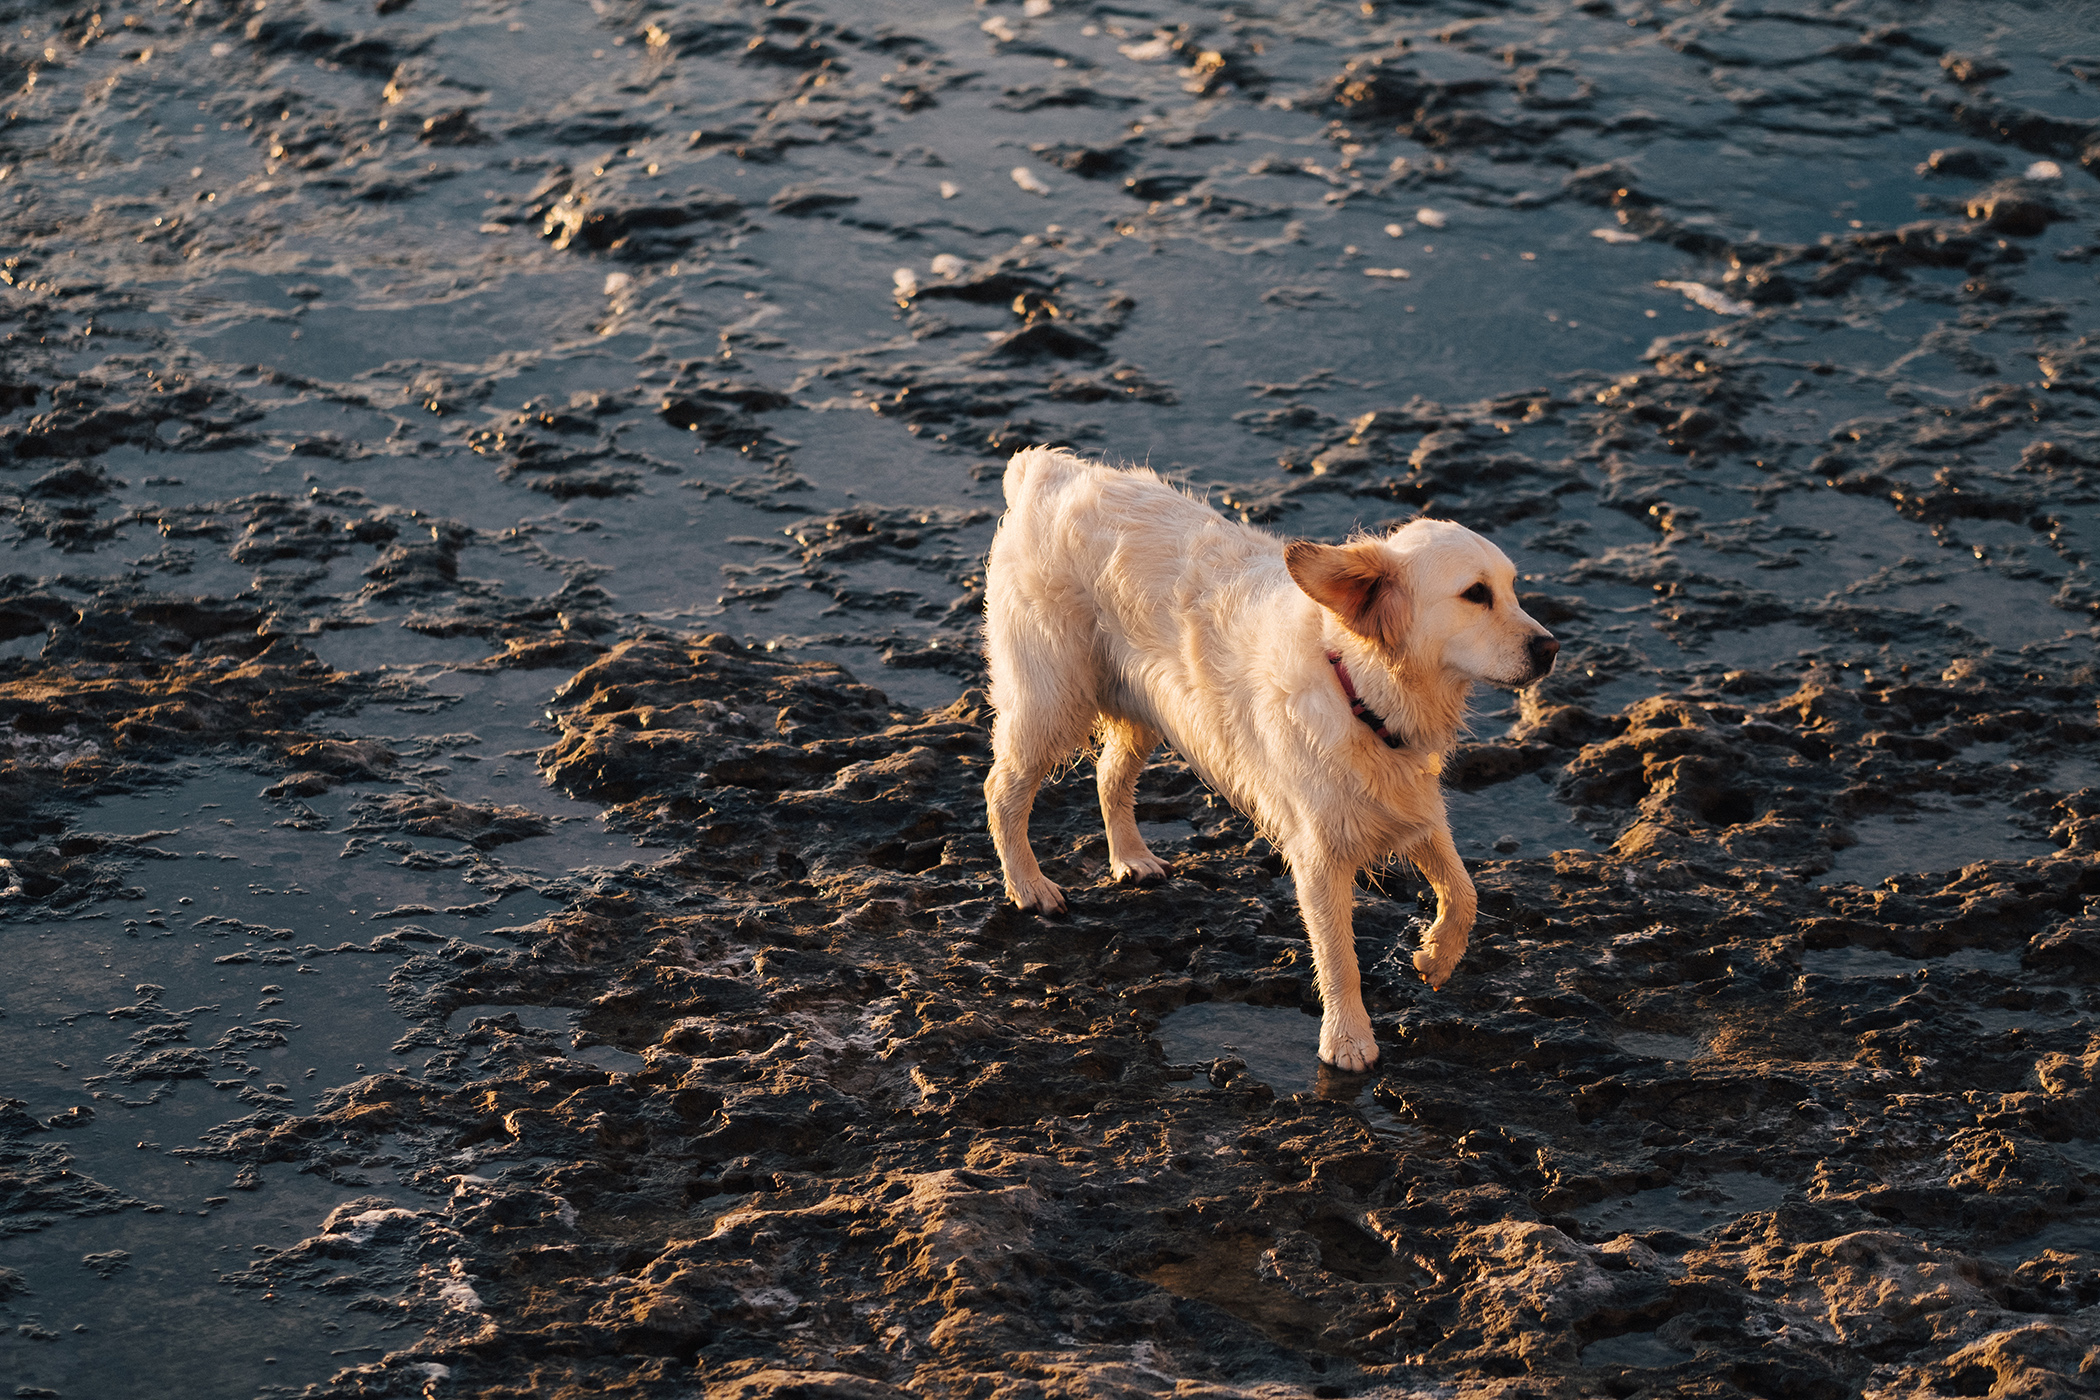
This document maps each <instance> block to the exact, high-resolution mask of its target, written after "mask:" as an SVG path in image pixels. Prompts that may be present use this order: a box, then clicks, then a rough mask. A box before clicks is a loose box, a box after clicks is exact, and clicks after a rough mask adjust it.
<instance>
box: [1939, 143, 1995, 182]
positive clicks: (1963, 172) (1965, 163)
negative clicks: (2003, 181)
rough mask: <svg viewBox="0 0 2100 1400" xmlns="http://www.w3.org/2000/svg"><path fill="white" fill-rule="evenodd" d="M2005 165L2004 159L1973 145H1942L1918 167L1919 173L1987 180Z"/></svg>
mask: <svg viewBox="0 0 2100 1400" xmlns="http://www.w3.org/2000/svg"><path fill="white" fill-rule="evenodd" d="M2004 166H2005V162H2004V160H2003V159H2002V158H2001V157H1999V156H1997V155H1995V154H1993V153H1992V152H1989V151H1982V150H1978V149H1976V148H1975V147H1974V146H1942V147H1941V148H1940V149H1939V150H1936V151H1934V152H1933V153H1932V154H1931V155H1929V156H1927V157H1926V158H1925V160H1924V163H1923V164H1921V165H1920V166H1919V167H1918V173H1919V174H1920V175H1923V174H1925V173H1926V172H1927V171H1930V172H1931V173H1933V174H1935V175H1954V176H1959V177H1961V178H1963V179H1969V180H1988V179H1989V178H1990V177H1991V176H1993V175H1995V174H1997V173H1998V172H1999V171H2000V170H2002V169H2003V168H2004Z"/></svg>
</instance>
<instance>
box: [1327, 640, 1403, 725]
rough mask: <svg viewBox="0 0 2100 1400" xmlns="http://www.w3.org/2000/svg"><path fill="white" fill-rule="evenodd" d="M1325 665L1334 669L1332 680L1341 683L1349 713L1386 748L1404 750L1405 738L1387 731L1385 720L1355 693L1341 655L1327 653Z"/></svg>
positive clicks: (1354, 686) (1336, 652) (1353, 684)
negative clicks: (1362, 723)
mask: <svg viewBox="0 0 2100 1400" xmlns="http://www.w3.org/2000/svg"><path fill="white" fill-rule="evenodd" d="M1327 664H1328V665H1330V666H1332V667H1334V678H1335V679H1336V680H1338V681H1340V682H1341V683H1342V694H1344V695H1346V696H1348V697H1349V713H1350V714H1352V715H1355V716H1356V717H1357V718H1358V719H1360V720H1362V721H1363V722H1364V723H1365V724H1367V725H1369V726H1370V727H1371V732H1372V733H1373V734H1376V735H1377V736H1378V737H1379V738H1380V739H1382V740H1384V741H1385V746H1386V747H1387V748H1389V749H1404V748H1406V747H1407V739H1406V737H1405V736H1404V735H1400V734H1395V733H1393V732H1392V731H1391V730H1390V729H1388V728H1387V727H1386V723H1385V720H1384V719H1383V718H1382V717H1381V716H1379V715H1378V714H1377V713H1376V712H1374V711H1373V710H1372V709H1371V707H1370V706H1368V705H1366V704H1365V703H1364V702H1363V697H1361V696H1359V695H1358V694H1357V693H1356V685H1355V683H1354V682H1352V681H1351V680H1350V679H1349V668H1348V666H1347V665H1345V664H1344V663H1343V661H1342V654H1341V653H1340V652H1338V651H1330V652H1328V653H1327Z"/></svg>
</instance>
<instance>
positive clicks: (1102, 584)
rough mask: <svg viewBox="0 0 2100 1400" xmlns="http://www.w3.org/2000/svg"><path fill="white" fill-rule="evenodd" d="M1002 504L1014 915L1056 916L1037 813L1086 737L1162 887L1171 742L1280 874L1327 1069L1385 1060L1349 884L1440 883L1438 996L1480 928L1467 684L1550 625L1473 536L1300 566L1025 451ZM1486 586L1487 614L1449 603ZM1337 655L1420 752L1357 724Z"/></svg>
mask: <svg viewBox="0 0 2100 1400" xmlns="http://www.w3.org/2000/svg"><path fill="white" fill-rule="evenodd" d="M1006 499H1007V512H1006V515H1005V517H1004V518H1003V519H1002V520H1001V521H1000V524H999V531H998V534H997V536H996V538H994V540H993V541H992V550H991V560H990V564H989V567H988V570H987V574H986V581H985V591H986V624H985V653H986V657H987V660H988V661H989V663H990V671H991V697H992V704H993V706H994V708H995V710H996V712H997V714H996V718H995V721H994V724H993V730H992V746H993V752H994V759H993V764H992V769H991V775H990V777H989V778H988V779H987V780H986V782H985V800H986V806H987V809H988V814H989V818H990V826H991V833H992V839H993V842H994V844H995V845H996V847H997V849H998V852H999V859H1000V863H1001V865H1002V866H1003V867H1004V870H1005V875H1006V889H1007V894H1008V895H1009V896H1010V897H1011V898H1012V899H1013V901H1014V903H1016V904H1017V905H1019V906H1021V907H1022V908H1024V909H1034V910H1039V911H1044V912H1055V911H1057V910H1061V909H1063V908H1064V904H1065V900H1064V894H1063V892H1062V891H1061V890H1060V889H1059V888H1058V887H1057V886H1056V885H1055V884H1053V883H1051V882H1050V881H1049V880H1048V879H1046V878H1044V875H1043V872H1042V869H1041V867H1040V866H1039V865H1038V864H1037V863H1036V858H1035V853H1034V852H1033V850H1031V849H1030V847H1029V842H1028V816H1029V812H1030V809H1031V808H1032V807H1033V805H1034V802H1035V794H1036V790H1037V788H1038V787H1039V786H1040V785H1041V783H1042V781H1043V779H1044V778H1045V777H1046V776H1048V775H1049V774H1050V773H1051V772H1052V771H1053V770H1054V769H1055V768H1056V767H1057V766H1058V765H1059V764H1060V763H1062V762H1064V761H1065V760H1066V759H1068V758H1069V757H1070V756H1071V755H1072V754H1073V753H1074V752H1075V751H1076V750H1078V749H1079V748H1080V747H1081V746H1082V745H1084V744H1085V743H1086V742H1087V740H1088V738H1089V736H1090V735H1096V734H1098V735H1099V737H1100V754H1099V759H1098V781H1099V787H1100V797H1101V815H1102V819H1103V821H1104V823H1105V824H1106V826H1107V828H1108V845H1109V860H1110V869H1111V873H1112V874H1113V875H1114V877H1115V878H1118V879H1137V880H1155V879H1162V878H1164V877H1165V875H1166V866H1165V864H1164V863H1163V862H1162V861H1161V860H1160V859H1159V858H1158V857H1157V856H1155V855H1153V854H1152V852H1151V851H1149V850H1148V849H1146V846H1145V843H1144V841H1143V839H1142V838H1141V837H1140V836H1139V835H1138V830H1137V822H1136V817H1135V813H1134V811H1133V798H1134V794H1135V792H1136V788H1137V778H1138V773H1139V770H1140V769H1142V768H1143V766H1144V764H1145V760H1146V758H1147V757H1148V756H1149V755H1150V754H1151V752H1152V750H1153V748H1154V747H1155V746H1156V745H1157V743H1158V742H1159V740H1160V739H1161V738H1162V737H1164V738H1165V739H1166V741H1167V742H1168V743H1169V744H1170V745H1172V746H1173V748H1174V750H1175V751H1176V752H1177V753H1179V754H1181V755H1182V757H1183V758H1185V759H1186V760H1187V761H1188V763H1189V765H1190V766H1191V767H1192V768H1194V769H1195V770H1196V771H1197V773H1199V774H1200V775H1201V776H1202V777H1203V779H1204V781H1206V782H1207V783H1209V784H1210V785H1211V786H1212V787H1213V788H1215V789H1216V790H1217V791H1218V792H1219V793H1220V794H1222V795H1223V796H1224V797H1225V798H1226V799H1228V800H1229V801H1230V802H1231V803H1232V804H1233V805H1234V806H1235V807H1237V808H1239V810H1240V811H1242V812H1244V813H1246V814H1247V815H1248V816H1249V817H1250V818H1252V819H1253V820H1254V821H1255V822H1256V823H1257V824H1258V825H1259V826H1260V828H1261V829H1262V831H1263V832H1264V833H1265V834H1267V836H1268V837H1269V838H1270V839H1271V840H1272V841H1274V842H1275V843H1276V845H1277V847H1278V848H1279V849H1280V850H1281V851H1282V852H1283V854H1284V857H1285V858H1286V859H1287V860H1288V861H1289V863H1290V868H1291V871H1292V874H1293V876H1294V878H1295V880H1296V883H1297V890H1298V902H1299V909H1300V912H1301V913H1302V915H1303V917H1304V920H1305V926H1306V932H1307V934H1308V935H1309V937H1310V939H1311V943H1312V951H1313V962H1314V968H1315V972H1316V975H1317V978H1318V982H1319V989H1320V1001H1321V1005H1322V1007H1323V1009H1324V1015H1323V1018H1322V1020H1321V1024H1320V1058H1321V1059H1323V1060H1325V1061H1327V1062H1328V1063H1329V1064H1332V1065H1335V1066H1337V1067H1338V1068H1341V1069H1345V1070H1364V1069H1368V1068H1369V1067H1370V1066H1371V1064H1372V1063H1373V1062H1374V1061H1376V1059H1377V1058H1378V1047H1377V1045H1376V1043H1375V1041H1374V1040H1373V1038H1372V1033H1371V1023H1370V1018H1369V1017H1368V1016H1367V1015H1366V1014H1365V1012H1364V1006H1363V999H1362V996H1361V994H1360V992H1359V989H1358V979H1357V968H1356V953H1355V948H1354V944H1353V942H1352V937H1351V931H1350V905H1351V902H1352V899H1353V897H1354V892H1355V880H1356V874H1357V872H1358V871H1359V870H1360V869H1362V868H1363V867H1365V866H1366V865H1370V864H1373V863H1376V862H1379V861H1382V860H1384V859H1386V858H1387V857H1388V856H1390V855H1393V854H1395V853H1398V854H1400V855H1402V856H1405V857H1406V858H1407V859H1409V860H1411V861H1412V862H1414V864H1415V865H1416V866H1417V867H1419V868H1420V869H1421V871H1422V873H1423V874H1424V875H1425V876H1426V877H1427V878H1428V880H1429V882H1430V884H1431V886H1432V887H1433V888H1434V889H1435V890H1436V895H1437V918H1436V922H1435V923H1434V924H1432V925H1431V926H1430V928H1429V931H1428V933H1427V935H1426V936H1425V937H1424V939H1423V944H1422V948H1421V950H1420V951H1419V952H1418V953H1416V955H1415V966H1416V967H1417V968H1418V969H1419V970H1420V971H1421V972H1422V974H1423V975H1424V976H1425V977H1426V978H1427V979H1428V981H1429V983H1430V985H1432V986H1441V985H1442V984H1443V982H1444V980H1445V979H1446V978H1447V977H1449V976H1450V974H1451V970H1452V969H1453V968H1454V967H1455V966H1456V965H1457V963H1458V960H1459V958H1460V957H1461V956H1462V955H1463V954H1464V953H1465V949H1466V940H1467V936H1468V934H1469V933H1470V932H1471V929H1472V925H1473V917H1474V910H1475V899H1474V893H1473V885H1472V881H1471V880H1470V879H1469V878H1468V877H1467V874H1466V870H1465V866H1464V865H1463V864H1462V863H1461V862H1460V860H1459V857H1458V853H1457V851H1456V850H1455V849H1453V847H1452V843H1451V831H1450V826H1449V823H1448V822H1447V820H1446V818H1445V813H1444V799H1443V793H1442V790H1441V788H1440V787H1439V782H1438V778H1439V773H1440V771H1441V769H1442V766H1443V761H1444V758H1445V756H1446V755H1447V754H1448V753H1449V752H1450V750H1451V747H1452V745H1453V743H1454V742H1455V741H1456V736H1457V733H1458V729H1459V726H1460V724H1461V722H1462V721H1463V718H1464V712H1465V698H1466V692H1467V690H1468V688H1469V687H1470V686H1471V684H1472V683H1473V682H1475V681H1492V682H1496V683H1499V684H1504V685H1517V684H1522V683H1524V682H1527V681H1529V680H1532V679H1535V678H1536V674H1537V672H1536V670H1535V667H1534V662H1533V660H1532V658H1531V657H1530V656H1529V655H1528V654H1527V653H1526V650H1525V648H1526V644H1527V643H1528V642H1529V641H1530V639H1531V638H1533V637H1543V636H1545V635H1546V632H1545V629H1544V628H1542V627H1540V626H1539V625H1538V624H1537V623H1536V622H1534V621H1533V620H1532V619H1531V618H1530V617H1529V616H1527V615H1526V614H1525V613H1524V611H1523V610H1522V608H1521V607H1520V606H1519V605H1518V603H1517V599H1516V595H1515V593H1514V591H1513V585H1514V581H1515V570H1514V569H1513V568H1512V566H1511V564H1510V562H1509V560H1508V558H1507V557H1506V556H1504V555H1503V553H1502V551H1501V550H1499V549H1497V548H1495V546H1494V545H1492V544H1490V543H1488V542H1487V541H1486V540H1484V539H1482V538H1481V537H1480V536H1478V535H1476V534H1474V533H1473V532H1472V531H1470V530H1467V529H1465V528H1464V527H1462V526H1459V525H1455V524H1452V523H1450V522H1448V521H1437V520H1417V521H1415V522H1413V523H1411V524H1408V525H1406V526H1403V527H1402V528H1400V529H1398V530H1395V531H1394V532H1393V533H1392V534H1390V535H1388V536H1383V537H1377V538H1367V539H1363V540H1359V541H1356V542H1353V543H1352V544H1351V545H1348V546H1325V545H1308V544H1302V543H1301V544H1296V545H1293V546H1291V560H1290V562H1289V563H1288V564H1287V563H1286V560H1285V545H1284V542H1283V541H1281V540H1279V539H1277V538H1275V537H1274V536H1272V535H1269V534H1266V533H1264V532H1262V531H1260V530H1256V529H1253V528H1251V527H1249V526H1246V525H1241V524H1239V523H1237V522H1234V521H1230V520H1227V519H1225V518H1224V517H1222V516H1220V515H1219V514H1218V513H1217V512H1215V511H1213V510H1211V509H1209V508H1208V507H1207V506H1204V505H1203V504H1201V503H1199V502H1197V501H1194V500H1191V499H1190V498H1189V497H1187V496H1185V495H1183V494H1182V493H1181V492H1179V491H1177V490H1175V489H1174V488H1173V487H1171V486H1169V485H1167V484H1166V483H1165V482H1163V481H1161V480H1160V479H1159V478H1158V477H1157V476H1155V475H1154V474H1153V473H1151V472H1150V471H1144V470H1131V471H1122V470H1115V469H1111V468H1108V467H1103V466H1099V465H1097V464H1094V463H1090V462H1086V461H1083V460H1081V459H1080V458H1078V457H1076V456H1073V455H1072V454H1071V453H1069V452H1062V451H1052V450H1049V449H1047V448H1030V449H1028V450H1026V451H1023V452H1021V453H1020V454H1018V455H1017V456H1015V458H1014V459H1013V461H1012V463H1011V464H1010V465H1009V466H1008V468H1007V471H1006ZM1338 569H1339V570H1343V571H1345V572H1346V571H1347V570H1364V569H1369V570H1373V571H1382V572H1381V573H1380V575H1379V577H1378V578H1377V579H1376V580H1374V581H1373V585H1372V586H1369V587H1368V592H1366V593H1364V594H1363V595H1362V596H1359V595H1358V594H1354V593H1350V592H1349V591H1347V589H1337V587H1335V586H1333V585H1332V583H1331V579H1330V576H1329V574H1330V572H1331V571H1333V570H1338ZM1294 573H1295V574H1297V575H1299V579H1294V577H1293V575H1294ZM1335 577H1340V575H1335ZM1300 579H1302V580H1305V584H1301V581H1300ZM1357 582H1358V583H1362V580H1360V579H1359V580H1358V581H1357ZM1475 583H1485V584H1486V585H1487V586H1488V587H1489V588H1490V589H1491V590H1492V594H1493V602H1492V606H1482V605H1480V604H1479V603H1475V602H1468V601H1466V600H1464V599H1462V598H1461V597H1460V596H1459V595H1460V594H1461V593H1463V592H1464V591H1465V590H1466V589H1468V588H1470V587H1472V586H1473V585H1474V584H1475ZM1308 584H1309V586H1310V587H1312V588H1313V589H1315V590H1317V591H1319V592H1321V593H1322V594H1323V595H1325V596H1324V597H1323V599H1322V601H1319V602H1316V601H1315V600H1314V597H1313V596H1311V594H1310V593H1309V592H1308V591H1307V586H1306V585H1308ZM1323 603H1324V604H1325V605H1323ZM1337 608H1339V609H1340V611H1337V610H1336V609H1337ZM1380 610H1382V611H1380ZM1374 614H1375V615H1374ZM1329 650H1335V651H1339V652H1341V653H1342V655H1343V656H1344V658H1345V660H1346V663H1347V665H1348V667H1349V670H1350V672H1351V675H1352V678H1353V680H1354V681H1355V684H1356V687H1357V692H1358V694H1359V695H1361V696H1362V697H1363V699H1364V700H1365V701H1366V702H1367V703H1368V704H1369V705H1370V707H1371V708H1372V709H1373V710H1375V711H1376V712H1377V713H1379V714H1380V715H1383V716H1384V717H1385V718H1386V721H1387V723H1388V724H1389V725H1391V726H1393V727H1394V728H1395V729H1396V730H1398V731H1399V732H1401V733H1404V734H1406V735H1407V736H1409V738H1410V740H1411V742H1410V744H1409V746H1408V747H1407V748H1405V749H1400V750H1394V749H1389V748H1387V747H1386V746H1385V745H1384V744H1382V743H1380V742H1379V740H1378V738H1377V737H1376V736H1375V735H1374V734H1373V733H1372V732H1371V730H1370V729H1369V728H1368V727H1367V726H1366V725H1364V724H1363V723H1361V722H1360V721H1359V720H1357V719H1356V717H1355V716H1353V715H1352V714H1350V712H1349V707H1348V703H1347V700H1346V699H1345V697H1344V695H1343V693H1342V690H1341V687H1340V686H1339V685H1338V684H1337V682H1336V678H1335V673H1334V670H1333V668H1332V667H1331V666H1330V665H1329V664H1328V662H1327V659H1326V653H1327V652H1328V651H1329Z"/></svg>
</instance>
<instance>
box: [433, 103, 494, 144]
mask: <svg viewBox="0 0 2100 1400" xmlns="http://www.w3.org/2000/svg"><path fill="white" fill-rule="evenodd" d="M416 139H417V140H419V141H421V142H422V143H423V144H424V145H426V146H485V145H487V144H488V142H489V139H490V138H489V134H488V133H487V132H485V131H483V130H482V129H481V128H480V127H479V126H476V125H475V124H474V111H473V109H472V108H471V107H455V108H453V109H452V110H451V111H449V112H447V113H445V114H444V115H443V116H437V117H426V118H425V119H424V121H423V131H422V134H421V135H420V136H418V137H417V138H416Z"/></svg>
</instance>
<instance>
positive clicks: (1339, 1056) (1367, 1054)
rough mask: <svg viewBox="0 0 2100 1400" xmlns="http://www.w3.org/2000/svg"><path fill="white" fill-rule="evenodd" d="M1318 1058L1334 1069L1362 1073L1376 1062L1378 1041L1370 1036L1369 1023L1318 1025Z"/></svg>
mask: <svg viewBox="0 0 2100 1400" xmlns="http://www.w3.org/2000/svg"><path fill="white" fill-rule="evenodd" d="M1320 1058H1321V1059H1322V1060H1325V1061H1326V1062H1327V1063H1328V1064H1330V1065H1333V1066H1334V1067H1335V1068H1336V1069H1339V1070H1345V1071H1347V1072H1348V1073H1350V1074H1362V1073H1363V1072H1364V1071H1366V1070H1368V1069H1369V1068H1371V1066H1373V1065H1375V1064H1377V1063H1378V1042H1377V1041H1376V1040H1374V1039H1372V1038H1371V1023H1370V1022H1369V1021H1365V1022H1364V1023H1363V1024H1362V1025H1360V1026H1349V1027H1338V1026H1329V1025H1326V1024H1324V1023H1323V1024H1322V1025H1321V1027H1320Z"/></svg>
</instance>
